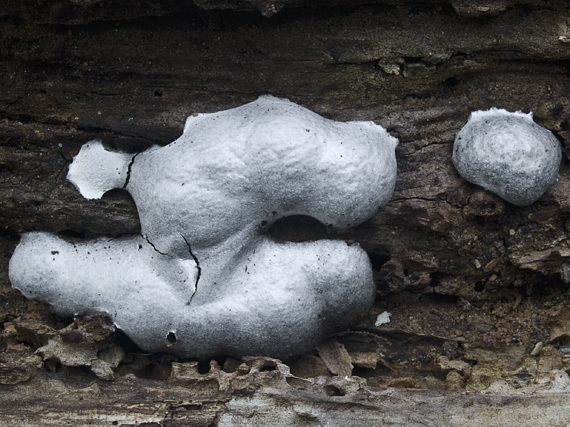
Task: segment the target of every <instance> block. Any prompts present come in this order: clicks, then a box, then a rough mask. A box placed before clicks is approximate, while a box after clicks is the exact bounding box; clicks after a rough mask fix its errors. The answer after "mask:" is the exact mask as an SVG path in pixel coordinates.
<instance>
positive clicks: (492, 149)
mask: <svg viewBox="0 0 570 427" xmlns="http://www.w3.org/2000/svg"><path fill="white" fill-rule="evenodd" d="M561 158H562V152H561V149H560V144H559V142H558V140H557V139H556V137H555V136H554V135H553V134H552V132H550V131H549V130H547V129H545V128H543V127H542V126H539V125H538V124H536V123H535V122H534V121H533V119H532V113H529V114H525V113H522V112H520V111H517V112H515V113H510V112H508V111H506V110H503V109H497V108H492V109H490V110H488V111H476V112H474V113H472V114H471V117H470V118H469V121H468V122H467V124H466V125H465V126H464V127H463V129H461V131H460V132H459V133H458V134H457V137H456V139H455V144H454V146H453V164H454V165H455V167H456V168H457V171H458V172H459V174H460V175H461V176H462V177H463V178H464V179H465V180H467V181H469V182H471V183H473V184H477V185H480V186H481V187H483V188H485V189H486V190H489V191H492V192H493V193H495V194H497V195H499V196H501V197H502V198H503V199H505V200H506V201H508V202H510V203H512V204H514V205H519V206H527V205H530V204H532V203H534V202H535V201H536V200H538V199H539V198H540V197H541V196H542V195H543V194H544V192H545V191H546V190H547V189H548V188H549V187H550V186H551V185H552V184H554V182H556V180H557V179H558V170H559V168H560V161H561Z"/></svg>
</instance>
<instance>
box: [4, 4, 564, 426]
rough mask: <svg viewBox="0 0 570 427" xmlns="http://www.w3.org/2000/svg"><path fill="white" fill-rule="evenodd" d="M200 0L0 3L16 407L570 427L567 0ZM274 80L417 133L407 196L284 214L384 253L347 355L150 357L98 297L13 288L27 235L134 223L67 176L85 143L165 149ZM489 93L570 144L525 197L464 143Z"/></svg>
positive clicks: (40, 418) (127, 420) (340, 111)
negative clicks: (458, 161) (345, 224)
mask: <svg viewBox="0 0 570 427" xmlns="http://www.w3.org/2000/svg"><path fill="white" fill-rule="evenodd" d="M196 4H197V5H198V6H202V7H203V9H202V8H199V7H198V6H196V5H195V4H194V3H191V2H189V1H188V2H174V1H172V2H166V1H161V2H160V1H139V0H132V1H127V0H124V1H117V2H107V1H99V0H89V1H88V0H85V1H83V0H55V1H50V2H31V1H28V0H9V1H7V2H5V5H4V6H3V10H2V11H0V55H1V56H0V82H1V83H2V90H0V201H1V202H0V223H1V224H2V229H1V230H0V265H1V267H0V324H1V325H2V327H1V328H0V424H3V425H18V424H19V425H78V424H84V425H165V426H166V425H168V426H174V425H204V426H209V425H223V426H233V425H235V426H237V425H269V424H272V425H305V424H306V425H335V422H337V421H339V420H342V423H341V424H343V425H367V424H366V423H367V422H368V423H369V425H372V424H373V425H398V423H399V424H403V425H438V426H440V425H482V424H487V425H497V426H503V425H510V423H512V420H513V419H516V420H517V424H520V425H522V426H526V425H528V426H531V425H533V426H534V425H551V426H559V425H560V426H562V425H564V426H565V425H567V424H568V423H569V422H570V420H568V419H567V418H568V417H567V416H566V415H565V414H567V413H568V410H567V409H568V408H567V395H566V393H567V392H568V390H569V387H570V378H569V377H568V374H567V373H566V371H567V370H568V369H570V361H569V360H568V356H567V355H568V354H569V353H570V349H569V343H570V338H569V337H570V330H569V326H568V322H567V319H569V318H570V314H569V313H570V309H569V308H568V306H567V305H568V302H569V300H570V295H569V293H568V283H569V282H570V247H569V246H568V233H569V231H570V225H569V224H570V223H569V222H568V219H569V213H570V196H569V194H570V192H569V190H570V175H569V169H568V159H567V153H568V151H567V150H568V144H569V143H570V104H569V101H568V94H569V93H570V84H569V76H570V69H569V67H570V43H568V40H570V30H569V28H570V7H569V6H568V4H567V2H565V1H560V2H550V1H549V2H544V1H538V0H527V1H515V0H503V1H499V2H490V1H472V0H455V1H451V2H449V3H448V2H444V1H416V2H399V1H364V0H363V1H359V2H356V3H355V2H347V1H341V0H338V1H334V2H331V3H327V2H316V3H313V2H308V1H307V2H304V1H295V2H290V1H285V0H281V1H276V2H263V1H245V0H243V1H238V0H236V1H234V0H226V1H197V2H196ZM204 9H207V10H204ZM260 12H261V13H260ZM264 15H265V16H264ZM268 16H269V18H268ZM267 93H270V94H272V95H275V96H280V97H286V98H289V99H291V100H292V101H294V102H296V103H299V104H301V105H303V106H305V107H307V108H309V109H311V110H313V111H315V112H317V113H319V114H321V115H323V116H325V117H329V118H333V119H336V120H373V121H375V122H376V123H378V124H380V125H382V126H384V127H386V128H387V129H388V130H389V131H390V133H391V134H392V135H394V136H396V137H398V138H399V139H400V145H399V146H398V150H397V159H398V181H397V184H396V190H395V193H394V196H393V198H392V200H391V201H390V203H389V204H388V205H387V206H386V207H385V208H383V209H382V210H381V211H380V212H378V214H377V215H375V216H374V217H373V218H372V219H370V220H369V221H367V222H366V223H364V224H363V225H361V226H359V227H357V228H355V229H354V230H353V231H351V232H350V233H348V234H346V235H339V236H336V235H330V234H327V233H326V230H324V229H323V228H322V226H320V225H319V224H318V223H316V222H315V221H314V220H311V219H310V218H304V217H292V218H289V219H286V220H283V221H281V222H280V223H279V224H277V225H276V226H275V227H273V229H272V230H271V233H272V234H273V235H274V236H275V237H277V238H283V239H287V240H295V241H301V240H306V239H316V238H343V239H347V240H353V241H355V242H358V243H359V244H360V245H361V246H362V247H363V248H364V249H365V250H366V251H367V252H368V254H369V255H370V257H371V260H372V264H373V267H374V270H375V278H376V282H377V290H378V298H377V302H376V304H375V306H374V308H373V310H372V311H371V312H370V313H369V315H368V316H367V318H366V319H365V320H364V321H363V322H362V323H361V324H360V325H357V326H356V327H355V328H354V329H353V330H352V331H349V332H347V333H344V334H341V335H339V336H337V337H335V338H333V339H334V340H335V341H334V342H333V343H332V344H330V345H331V346H332V347H331V348H333V349H335V348H336V349H337V350H338V351H337V353H339V354H340V353H342V354H341V356H342V357H341V358H340V359H337V362H338V360H340V362H338V363H337V362H330V359H329V361H328V362H327V360H326V357H322V354H320V353H319V352H318V351H317V350H315V351H314V352H312V353H311V354H307V355H304V356H301V357H299V358H297V359H293V360H287V361H275V360H271V359H266V358H259V357H253V358H249V359H246V360H235V359H232V358H228V357H225V356H224V355H220V357H217V358H216V359H214V360H212V361H200V362H198V361H189V360H182V359H178V358H176V357H174V356H172V355H168V354H145V353H143V352H142V351H141V350H140V349H138V348H136V346H134V344H133V343H132V342H130V340H129V339H128V338H127V337H125V336H124V334H122V333H121V332H120V331H117V330H115V328H114V327H113V326H112V325H110V324H108V322H106V321H105V320H104V319H101V318H99V317H98V316H86V317H81V318H78V319H67V318H60V317H57V316H55V315H53V313H52V312H51V311H50V309H49V307H47V306H45V305H44V304H41V303H37V302H33V301H27V300H25V299H24V298H23V297H22V296H21V295H20V294H19V292H17V291H15V290H13V289H12V288H11V287H10V284H9V281H8V275H7V266H8V261H9V258H10V255H11V253H12V251H13V249H14V247H15V245H16V244H17V242H18V238H19V237H18V236H19V233H22V232H25V231H32V230H42V231H50V232H54V233H59V234H60V235H61V236H64V237H66V238H68V239H84V238H93V237H98V236H122V235H131V234H137V233H139V232H140V225H139V222H138V216H137V211H136V206H135V205H134V203H133V202H132V200H131V199H130V198H129V197H128V196H127V195H126V194H124V193H123V192H112V193H110V194H107V195H106V196H105V197H104V198H103V199H102V200H97V201H88V200H85V199H84V198H82V197H81V195H80V194H79V193H78V192H77V191H76V190H75V189H74V188H73V186H72V185H71V184H70V183H69V182H68V181H66V178H65V177H66V174H67V167H68V165H69V163H70V162H71V160H72V158H73V156H75V155H76V154H77V152H78V150H79V148H80V147H81V145H82V144H83V143H85V142H86V141H88V140H90V139H94V138H100V139H102V140H103V141H104V143H105V144H107V146H108V147H110V148H114V149H121V150H125V151H128V152H138V151H141V150H144V149H146V148H148V147H150V146H151V145H153V144H159V145H166V144H168V143H169V142H171V141H173V140H174V139H175V138H177V137H178V136H179V135H180V134H181V132H182V127H183V125H184V119H185V117H186V116H188V115H189V114H192V113H195V112H211V111H218V110H221V109H225V108H229V107H234V106H237V105H241V104H243V103H246V102H249V101H251V100H253V99H255V98H257V97H258V96H259V95H261V94H267ZM493 106H495V107H499V108H505V109H507V110H510V111H515V110H521V111H524V112H528V111H532V112H533V113H534V116H535V120H536V122H537V123H539V124H541V125H542V126H544V127H546V128H547V129H549V130H551V131H552V132H554V134H555V135H556V136H557V138H558V139H559V140H560V142H561V145H562V149H563V162H562V166H561V170H560V177H559V180H558V181H557V182H556V183H555V184H554V186H553V187H551V189H550V190H549V191H547V193H546V194H545V195H544V196H543V197H542V198H541V199H540V200H539V201H537V202H536V203H534V204H533V205H531V206H529V207H525V208H521V207H516V206H513V205H510V204H508V203H506V202H504V201H503V200H502V199H500V198H499V197H497V196H495V195H493V194H491V193H488V192H486V191H484V190H483V189H481V188H479V187H477V186H475V185H471V184H468V183H466V182H465V181H463V180H462V179H461V178H460V176H459V175H458V174H457V172H456V171H455V169H454V168H453V165H452V163H451V150H452V144H453V140H454V138H455V135H456V134H457V132H458V131H459V130H460V129H461V127H462V126H463V125H464V124H465V122H466V121H467V119H468V117H469V114H470V112H471V111H472V110H479V109H487V108H490V107H493ZM384 311H388V312H389V313H390V315H391V316H390V323H387V324H384V325H381V326H378V327H376V326H374V324H375V321H376V317H377V316H378V315H379V314H380V313H382V312H384ZM539 344H540V345H539ZM537 346H538V347H537ZM339 349H344V350H342V351H341V350H339ZM536 349H538V350H536ZM533 350H535V351H533ZM531 353H532V355H531ZM120 355H122V356H121V357H122V358H121V359H120V362H117V360H118V358H119V356H120ZM347 355H348V356H347ZM347 357H348V359H347ZM331 363H333V364H334V363H336V365H334V366H336V367H335V368H333V369H331V366H333V365H331ZM349 364H351V365H352V371H351V376H350V377H348V378H344V377H345V376H346V375H345V374H346V371H347V370H350V367H349ZM210 365H211V366H210ZM335 369H338V372H332V371H334V370H335ZM339 372H342V375H335V373H336V374H338V373H339ZM412 389H414V390H412ZM351 420H352V421H351ZM363 420H365V421H363ZM351 422H352V423H353V424H350V423H351ZM145 423H147V424H145Z"/></svg>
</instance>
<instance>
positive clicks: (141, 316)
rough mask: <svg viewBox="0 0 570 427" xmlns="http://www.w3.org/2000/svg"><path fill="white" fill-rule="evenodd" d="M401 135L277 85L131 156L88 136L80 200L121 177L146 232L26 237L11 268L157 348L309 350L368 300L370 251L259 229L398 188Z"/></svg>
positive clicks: (353, 219) (75, 176)
mask: <svg viewBox="0 0 570 427" xmlns="http://www.w3.org/2000/svg"><path fill="white" fill-rule="evenodd" d="M396 145H397V140H396V139H395V138H393V137H391V136H390V135H388V134H387V132H386V131H385V130H384V129H383V128H381V127H380V126H377V125H375V124H374V123H372V122H350V123H340V122H335V121H331V120H327V119H324V118H322V117H320V116H318V115H317V114H315V113H313V112H311V111H309V110H307V109H305V108H302V107H300V106H298V105H296V104H294V103H292V102H289V101H287V100H283V99H278V98H274V97H271V96H265V97H261V98H259V99H258V100H256V101H254V102H252V103H249V104H246V105H243V106H241V107H238V108H234V109H231V110H227V111H222V112H219V113H214V114H202V115H198V116H196V117H190V118H189V119H188V121H187V123H186V126H185V129H184V133H183V135H182V136H181V137H180V138H179V139H178V140H176V141H175V142H173V143H171V144H170V145H167V146H165V147H163V148H153V149H150V150H147V151H145V152H143V153H139V154H137V155H135V156H131V155H126V154H124V153H113V152H110V151H107V150H105V149H104V148H103V147H102V145H101V144H100V142H96V141H95V142H94V141H92V142H90V143H88V144H87V145H86V146H87V148H85V147H84V148H83V149H82V150H81V151H80V153H79V154H78V156H77V157H76V158H75V159H74V162H73V164H72V166H71V167H70V172H69V175H68V177H69V179H70V180H72V181H73V183H74V184H75V185H76V186H77V187H78V189H79V190H80V192H81V193H82V194H83V195H84V196H85V197H100V196H101V195H102V194H103V193H104V192H105V191H107V190H109V189H110V188H109V185H110V184H109V183H114V185H116V186H117V187H120V188H122V187H125V188H126V190H127V191H129V192H130V193H131V195H132V196H133V199H134V200H135V203H136V204H137V207H138V210H139V216H140V219H141V229H142V235H141V236H133V237H131V238H127V239H100V240H97V241H90V242H85V243H81V244H71V243H68V242H66V241H64V240H62V239H60V238H58V237H56V236H54V235H52V234H49V233H28V234H25V235H24V236H23V237H22V241H21V242H20V244H19V245H18V247H17V248H16V251H15V252H14V255H13V257H12V259H11V261H10V269H9V275H10V280H11V282H12V284H13V286H14V287H16V288H17V289H20V290H21V291H22V292H23V293H24V295H26V296H27V297H30V298H36V299H39V300H42V301H46V302H48V303H50V304H51V305H52V306H53V307H54V309H55V310H56V311H57V312H59V313H62V314H67V315H75V314H80V313H87V312H91V311H102V312H106V313H108V314H109V316H110V317H111V318H112V319H113V321H114V322H115V323H116V325H117V326H118V327H120V328H121V329H123V330H124V331H125V332H126V333H127V334H128V335H129V336H130V337H131V338H132V339H133V340H134V341H135V342H136V343H137V344H138V345H139V346H140V347H142V348H143V349H145V350H147V351H171V352H173V353H176V354H179V355H181V356H186V357H199V358H203V357H208V356H212V355H216V354H227V355H233V356H236V357H239V356H243V355H248V354H249V355H271V356H274V357H288V356H291V355H294V354H298V353H301V352H304V351H307V350H309V349H310V348H311V347H312V346H314V345H315V344H316V343H318V341H320V340H321V339H322V338H324V337H326V336H327V335H329V334H331V333H334V332H336V331H339V330H342V329H345V328H347V327H348V326H349V325H350V324H351V323H353V322H355V321H356V320H358V319H359V318H360V317H361V316H362V315H363V314H365V313H366V312H367V311H368V309H369V308H370V306H371V304H372V302H373V300H374V295H375V286H374V283H373V279H372V271H371V266H370V262H369V260H368V257H367V255H366V253H365V252H364V251H363V250H362V249H361V248H360V247H359V246H358V245H347V244H346V243H345V242H342V241H328V240H321V241H316V242H306V243H291V242H285V243H278V242H275V241H272V240H271V239H270V238H269V237H267V236H266V235H264V234H263V232H262V231H263V230H264V229H266V227H268V226H270V225H271V224H272V223H274V222H275V221H276V220H278V219H279V218H282V217H284V216H287V215H293V214H303V215H310V216H313V217H315V218H317V219H319V220H320V221H322V222H324V223H326V224H327V225H329V226H330V227H333V228H336V229H341V230H342V229H346V228H348V227H351V226H355V225H357V224H359V223H361V222H363V221H364V220H366V219H368V218H369V217H370V216H372V215H373V214H374V213H375V212H376V210H377V209H378V208H379V207H380V206H382V205H383V204H385V203H386V202H387V201H388V200H389V198H390V197H391V194H392V191H393V188H394V184H395V180H396V159H395V153H394V151H395V148H396ZM101 165H108V166H109V167H106V168H102V167H101ZM92 177H93V178H92Z"/></svg>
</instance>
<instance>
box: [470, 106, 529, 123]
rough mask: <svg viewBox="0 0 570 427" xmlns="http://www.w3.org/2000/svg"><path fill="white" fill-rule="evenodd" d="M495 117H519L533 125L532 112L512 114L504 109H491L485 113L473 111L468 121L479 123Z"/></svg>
mask: <svg viewBox="0 0 570 427" xmlns="http://www.w3.org/2000/svg"><path fill="white" fill-rule="evenodd" d="M497 116H508V117H521V118H523V119H525V120H528V121H529V122H531V123H534V119H533V114H532V111H531V112H530V113H523V112H522V111H515V112H514V113H512V112H510V111H507V110H505V109H504V108H496V107H491V108H490V109H488V110H485V111H473V112H472V113H471V117H470V118H469V121H472V120H473V121H480V120H485V119H486V118H496V117H497Z"/></svg>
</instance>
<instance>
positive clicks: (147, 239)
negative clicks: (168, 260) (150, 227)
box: [143, 236, 168, 256]
mask: <svg viewBox="0 0 570 427" xmlns="http://www.w3.org/2000/svg"><path fill="white" fill-rule="evenodd" d="M143 237H144V239H145V240H146V241H147V243H148V244H149V245H151V246H152V248H153V249H154V250H155V251H156V252H158V253H159V254H160V255H164V256H168V254H165V253H164V252H160V251H159V250H158V249H157V248H156V246H154V243H152V242H151V241H150V239H149V238H148V236H143Z"/></svg>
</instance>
